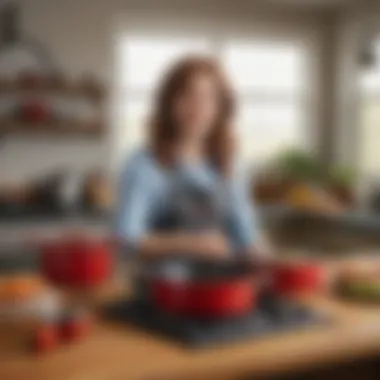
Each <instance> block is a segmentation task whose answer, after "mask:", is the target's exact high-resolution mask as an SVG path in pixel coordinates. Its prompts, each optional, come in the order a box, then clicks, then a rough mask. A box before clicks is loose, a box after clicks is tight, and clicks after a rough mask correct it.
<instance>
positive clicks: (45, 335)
mask: <svg viewBox="0 0 380 380" xmlns="http://www.w3.org/2000/svg"><path fill="white" fill-rule="evenodd" d="M58 341H59V334H58V328H57V326H56V325H54V324H45V325H41V326H38V327H37V330H36V332H35V336H34V349H35V350H36V351H37V352H49V351H52V350H53V349H54V348H56V347H57V346H58Z"/></svg>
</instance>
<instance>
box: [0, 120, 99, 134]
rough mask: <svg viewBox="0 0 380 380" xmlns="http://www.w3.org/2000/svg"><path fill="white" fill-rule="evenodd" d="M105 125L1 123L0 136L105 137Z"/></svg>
mask: <svg viewBox="0 0 380 380" xmlns="http://www.w3.org/2000/svg"><path fill="white" fill-rule="evenodd" d="M104 131H105V128H104V125H103V124H99V125H86V124H85V123H77V122H64V123H54V122H49V123H46V124H28V123H23V122H16V121H8V122H1V121H0V135H1V136H2V137H4V136H9V135H23V136H24V135H25V136H32V137H33V136H41V135H43V136H54V137H69V136H73V137H76V136H78V137H93V138H96V137H102V136H103V135H104Z"/></svg>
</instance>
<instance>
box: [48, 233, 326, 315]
mask: <svg viewBox="0 0 380 380" xmlns="http://www.w3.org/2000/svg"><path fill="white" fill-rule="evenodd" d="M112 252H113V247H112V246H111V244H110V243H109V242H107V241H105V240H102V239H95V238H84V237H83V236H81V237H78V236H77V237H75V236H72V237H65V238H62V239H58V240H57V239H56V240H54V241H52V242H50V243H46V244H45V245H44V246H43V250H42V270H43V273H44V274H45V276H46V277H47V278H48V279H49V280H51V281H52V282H53V283H55V284H58V285H65V286H74V287H89V286H95V285H98V284H100V283H101V282H103V281H105V280H106V279H107V278H108V277H109V276H110V274H111V271H112V268H113V257H112ZM140 267H142V270H140V273H139V274H138V275H137V278H135V282H139V283H140V284H141V283H142V284H143V287H142V288H143V289H144V291H143V293H144V294H137V297H139V296H141V297H146V296H148V297H149V300H150V302H153V303H154V304H155V305H156V306H157V307H158V308H159V309H161V310H163V311H166V312H169V313H176V314H181V315H186V316H191V317H209V318H221V317H232V316H237V315H242V314H244V313H247V312H249V311H251V310H252V309H254V308H255V306H256V303H257V299H258V297H259V295H261V294H262V293H270V294H273V295H274V296H276V297H289V296H294V295H299V294H304V293H311V292H315V291H318V290H320V289H322V288H323V286H324V284H325V277H326V276H325V270H324V267H323V266H322V265H320V264H318V263H316V262H312V261H307V260H305V259H302V260H301V259H300V260H292V261H289V260H288V261H280V260H276V261H272V262H271V263H265V265H263V264H259V263H257V262H256V263H255V262H254V261H248V260H236V259H220V260H216V259H205V258H199V257H194V256H192V255H186V256H181V255H176V256H172V257H166V258H160V259H155V260H151V261H149V262H144V263H141V265H140ZM140 269H141V268H140ZM140 289H141V287H140ZM137 293H138V292H137Z"/></svg>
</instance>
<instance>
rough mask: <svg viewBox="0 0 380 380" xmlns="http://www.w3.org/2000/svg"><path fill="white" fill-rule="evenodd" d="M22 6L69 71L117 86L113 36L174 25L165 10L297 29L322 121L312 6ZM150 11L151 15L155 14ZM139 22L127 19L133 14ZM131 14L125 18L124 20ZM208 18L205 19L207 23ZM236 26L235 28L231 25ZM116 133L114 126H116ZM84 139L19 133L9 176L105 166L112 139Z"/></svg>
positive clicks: (38, 1)
mask: <svg viewBox="0 0 380 380" xmlns="http://www.w3.org/2000/svg"><path fill="white" fill-rule="evenodd" d="M19 3H20V4H21V5H22V27H23V29H24V31H25V32H26V33H28V34H30V35H32V36H33V37H35V38H37V39H38V40H39V41H40V42H41V43H43V44H45V45H46V47H47V48H48V49H49V50H50V51H51V53H52V55H53V57H54V58H55V59H56V61H57V62H58V64H59V65H60V66H61V67H62V68H63V70H64V72H65V73H66V74H67V75H69V76H71V77H77V76H79V75H81V74H82V73H84V72H93V73H95V74H96V75H97V76H98V77H100V78H101V79H102V80H104V81H105V83H107V84H109V85H110V87H111V84H112V82H113V80H114V79H115V78H114V76H113V74H114V72H113V64H114V62H113V53H114V52H113V46H114V45H113V38H114V37H115V31H116V30H117V28H118V27H120V26H121V25H125V28H126V29H128V28H130V27H131V26H132V24H133V25H135V26H138V27H139V28H141V26H143V27H144V26H145V25H146V26H147V27H149V24H150V25H152V22H150V20H152V15H153V19H154V22H155V23H156V24H160V23H161V24H162V28H167V27H168V23H167V22H166V23H165V22H160V15H165V17H166V18H168V17H169V18H170V19H171V23H172V25H173V27H174V26H175V25H176V24H178V25H180V24H183V22H184V20H187V24H188V26H190V27H191V26H192V25H193V27H194V26H195V28H196V25H197V23H199V22H202V23H203V25H207V26H208V27H210V28H212V27H213V25H216V26H217V27H218V28H219V30H220V29H223V28H224V27H225V29H226V30H229V31H230V33H232V34H234V33H236V34H239V31H240V30H241V31H242V32H243V31H244V33H246V32H247V31H250V30H251V31H252V33H257V32H259V31H260V33H264V34H266V33H276V34H279V35H281V34H283V33H284V34H293V35H298V36H301V37H302V36H303V37H304V38H306V40H307V43H308V44H309V46H310V48H311V49H312V50H313V51H314V52H315V56H314V57H315V59H314V62H313V64H314V67H313V70H312V71H313V74H314V76H313V78H311V82H310V87H311V88H312V89H313V91H314V94H313V98H314V100H315V102H314V104H313V109H310V112H311V115H312V116H313V117H312V118H313V119H314V120H315V125H314V126H313V127H314V130H317V128H318V127H319V120H320V111H321V110H320V107H319V105H318V100H317V99H318V98H319V94H320V93H321V89H320V88H319V81H318V78H319V74H320V70H321V55H322V52H321V50H320V49H321V43H320V42H321V35H322V33H323V30H322V27H323V24H321V17H322V16H323V15H320V14H316V13H312V12H310V11H303V12H290V11H289V12H288V11H284V10H282V9H280V10H273V9H267V8H263V7H260V8H257V7H252V5H251V4H252V3H251V2H249V1H243V0H237V1H234V2H230V1H227V0H225V1H213V0H211V1H200V0H193V1H191V2H190V1H189V2H187V1H185V0H177V1H174V0H171V1H170V0H167V1H144V0H142V1H132V0H129V1H121V0H108V1H107V0H104V1H102V0H66V1H52V0H19ZM148 14H149V15H150V16H148ZM131 17H132V18H133V22H132V21H131V22H125V21H126V20H131ZM123 20H124V21H123ZM200 20H202V21H200ZM228 26H229V27H228ZM110 131H111V127H110ZM112 136H114V135H113V134H112V133H111V132H110V134H109V138H106V139H105V140H104V141H100V142H93V141H79V140H66V142H65V141H62V140H61V141H59V142H56V141H54V140H46V139H45V140H43V141H42V140H40V139H35V140H34V141H31V140H30V139H19V140H15V139H12V140H6V141H2V142H1V143H0V144H1V145H0V178H1V181H7V180H14V181H18V180H20V179H22V178H24V177H25V176H28V177H30V176H33V175H34V174H37V173H40V172H41V171H43V170H49V169H51V168H54V167H56V166H62V164H67V165H69V166H77V167H78V168H80V170H85V169H86V168H87V167H89V166H93V165H98V164H105V165H107V164H108V162H109V159H110V153H109V152H110V150H109V145H108V143H109V141H110V139H111V141H112V138H113V137H112Z"/></svg>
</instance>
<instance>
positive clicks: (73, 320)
mask: <svg viewBox="0 0 380 380" xmlns="http://www.w3.org/2000/svg"><path fill="white" fill-rule="evenodd" d="M91 325H92V324H91V320H90V317H88V316H86V315H81V316H72V317H69V318H67V319H65V320H64V321H63V322H62V324H61V329H60V333H61V337H62V339H63V340H65V341H72V340H76V339H80V338H83V337H85V336H86V335H87V334H88V333H89V331H90V329H91Z"/></svg>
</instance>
